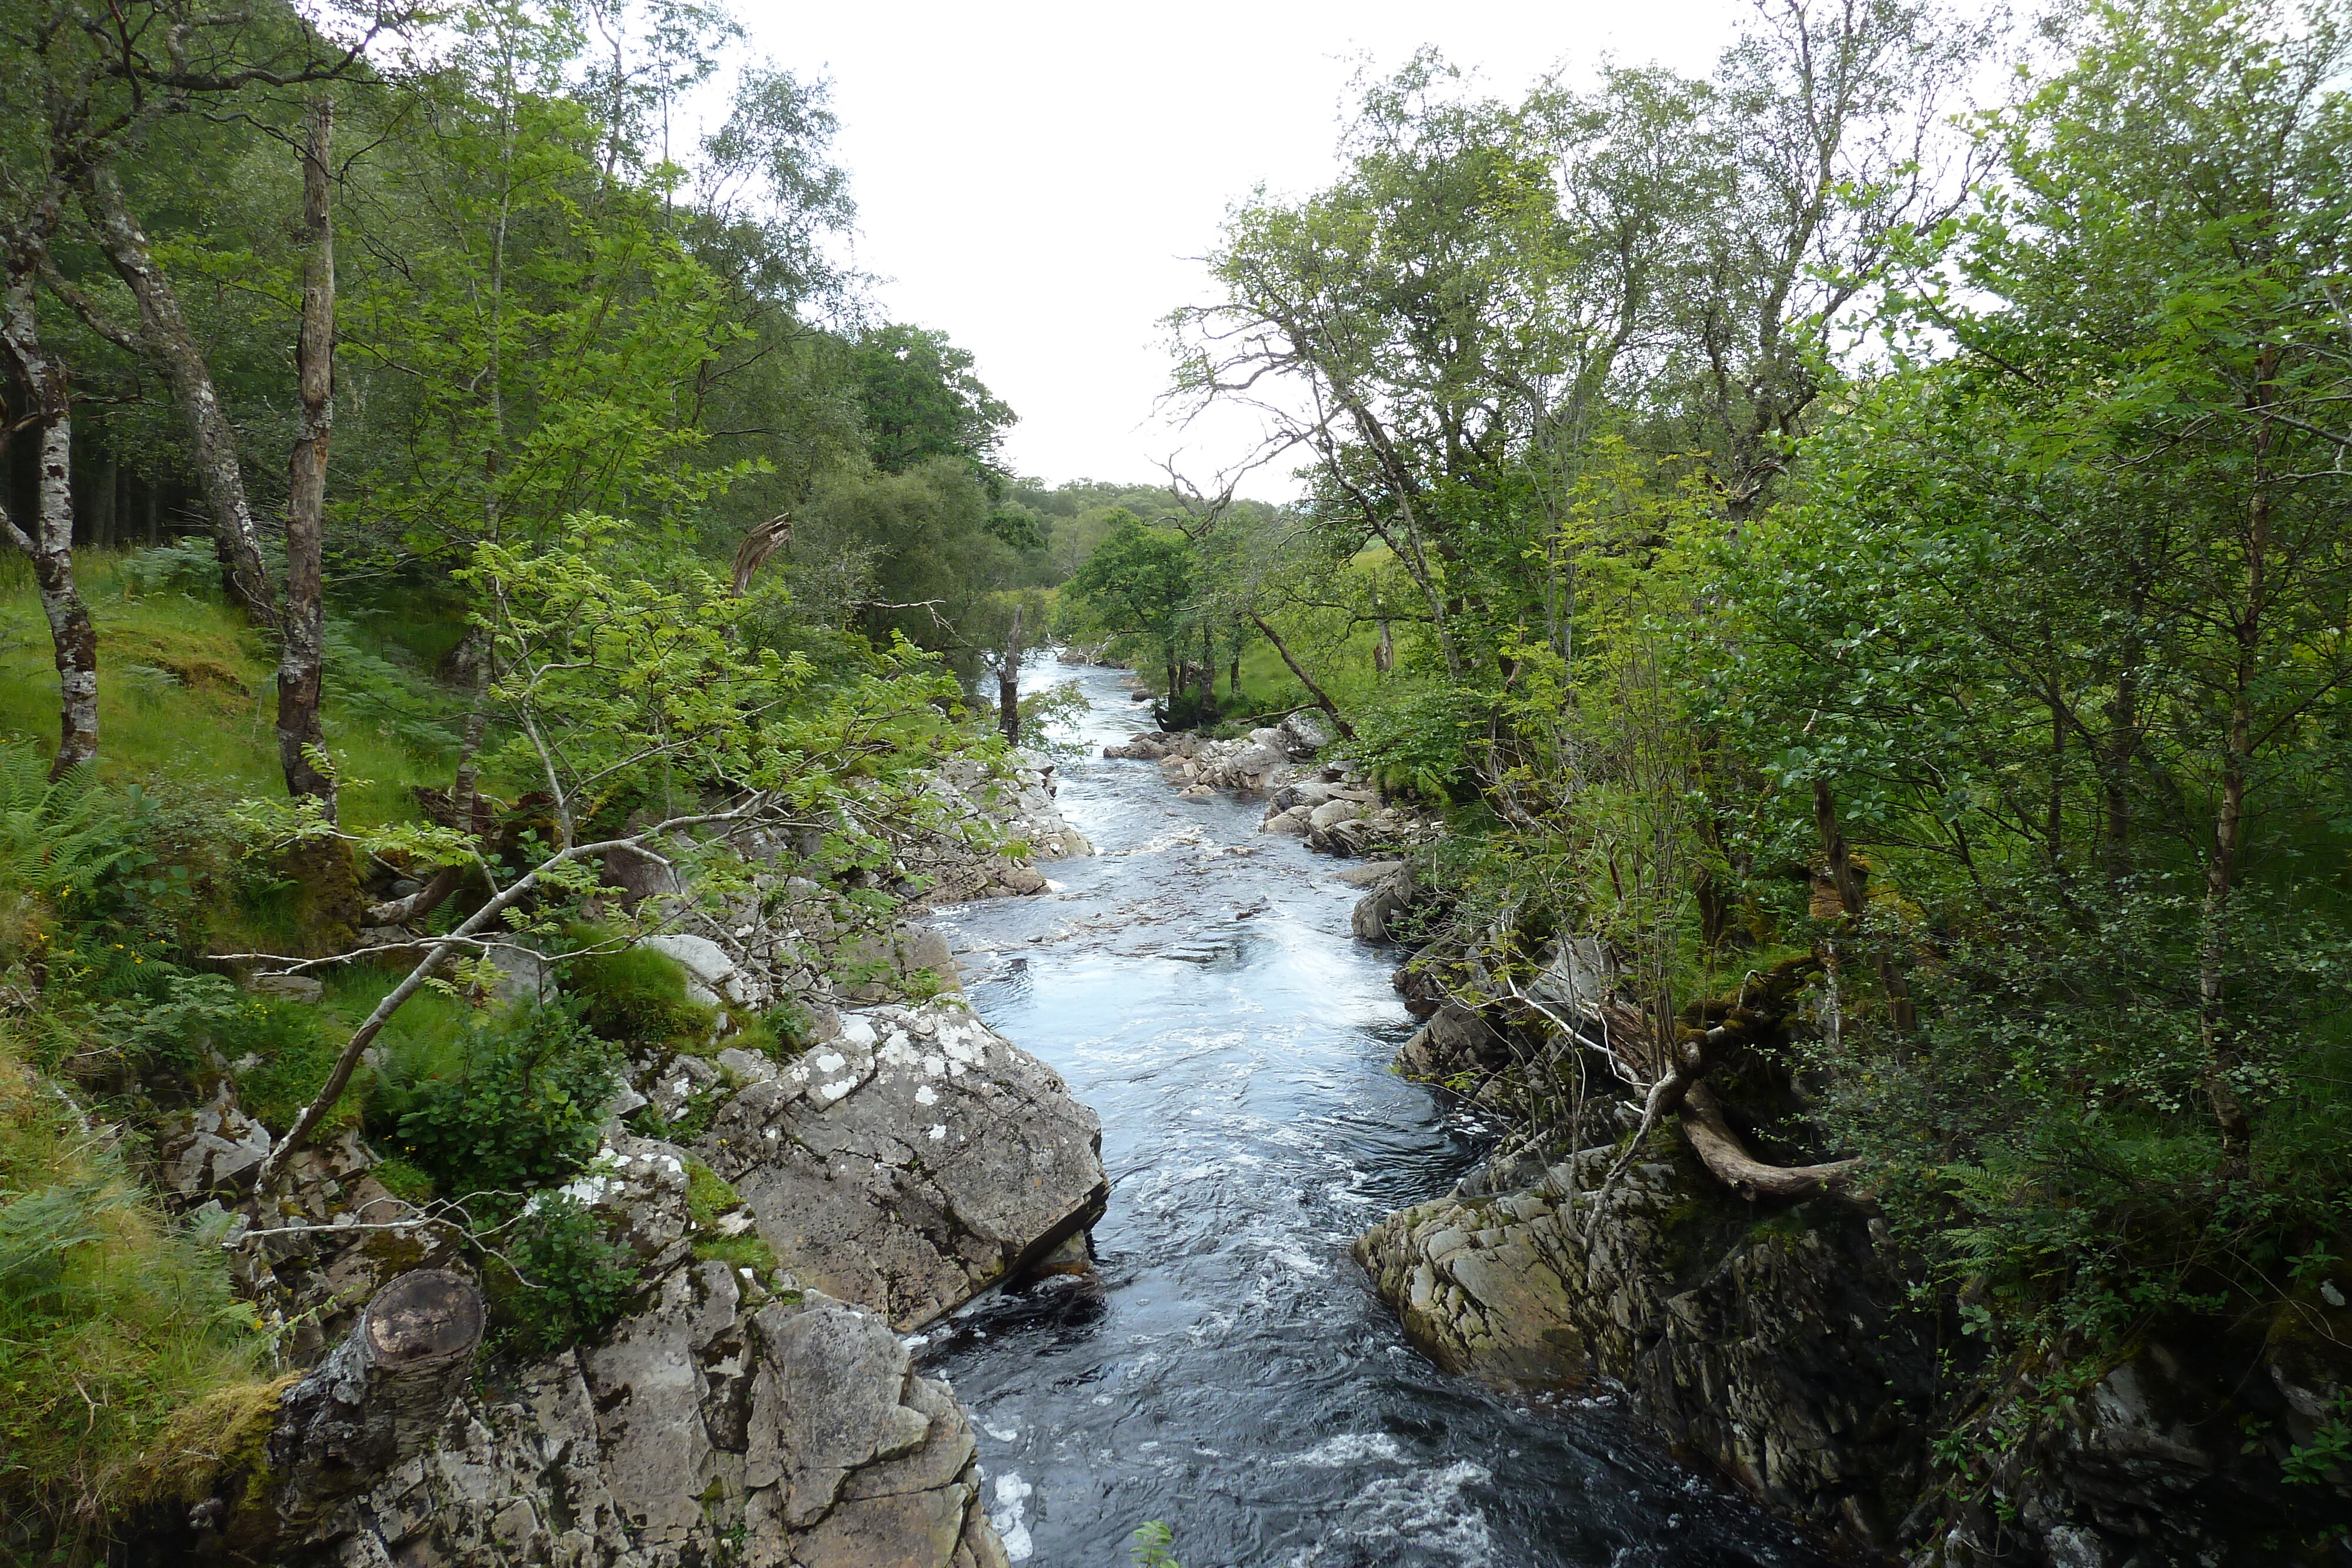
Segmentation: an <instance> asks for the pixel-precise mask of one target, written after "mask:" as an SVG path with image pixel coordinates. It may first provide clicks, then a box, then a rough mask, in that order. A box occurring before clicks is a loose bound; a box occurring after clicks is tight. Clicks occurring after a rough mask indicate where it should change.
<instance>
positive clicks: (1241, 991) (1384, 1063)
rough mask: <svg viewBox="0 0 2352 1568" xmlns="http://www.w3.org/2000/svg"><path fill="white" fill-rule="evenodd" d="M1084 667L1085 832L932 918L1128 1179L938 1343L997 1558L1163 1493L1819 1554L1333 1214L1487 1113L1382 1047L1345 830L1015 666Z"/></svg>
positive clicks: (1512, 1567) (1283, 1512)
mask: <svg viewBox="0 0 2352 1568" xmlns="http://www.w3.org/2000/svg"><path fill="white" fill-rule="evenodd" d="M1072 679H1075V680H1076V681H1078V682H1079V684H1080V685H1081V688H1082V689H1083V690H1084V691H1085V693H1086V694H1087V697H1088V698H1089V700H1090V701H1091V703H1092V705H1093V708H1092V711H1091V712H1089V713H1088V714H1087V715H1086V716H1084V718H1083V720H1082V721H1081V722H1080V723H1079V725H1078V726H1077V727H1076V734H1077V737H1078V738H1080V739H1082V740H1083V741H1084V742H1085V743H1086V745H1087V756H1086V757H1084V758H1072V759H1070V760H1066V761H1064V762H1062V763H1061V764H1060V773H1059V777H1060V779H1061V789H1060V795H1059V803H1060V805H1061V808H1062V811H1063V814H1064V815H1065V816H1066V817H1067V818H1068V819H1069V821H1071V823H1072V824H1073V825H1075V826H1076V828H1077V829H1078V830H1079V831H1082V832H1084V833H1085V834H1086V835H1087V837H1088V838H1090V839H1092V840H1093V841H1094V842H1095V844H1096V846H1097V849H1098V850H1099V853H1098V854H1097V855H1095V856H1093V857H1090V858H1087V859H1083V860H1072V861H1062V862H1050V863H1047V864H1046V866H1045V869H1046V871H1047V873H1048V874H1049V875H1051V876H1052V877H1053V879H1054V887H1053V889H1052V890H1050V891H1049V892H1047V893H1045V894H1042V895H1039V896H1036V897H1032V898H1024V899H1008V900H1003V901H1001V902H997V903H987V904H968V905H964V906H961V907H960V908H957V909H953V910H950V911H948V912H946V913H945V915H943V916H942V918H941V919H940V922H939V924H940V926H941V928H942V929H943V930H945V931H946V932H947V933H948V935H949V936H950V940H951V941H952V942H953V944H954V945H955V946H956V947H957V948H958V949H959V962H960V963H961V966H962V967H963V971H964V974H965V976H966V979H967V987H968V989H969V991H970V994H971V999H972V1001H973V1003H974V1004H975V1005H976V1006H977V1007H978V1009H980V1012H981V1014H982V1016H983V1017H984V1018H985V1019H987V1020H988V1022H989V1023H990V1024H991V1025H992V1026H993V1027H994V1028H995V1029H996V1030H999V1031H1000V1032H1001V1033H1003V1034H1004V1035H1006V1036H1008V1037H1009V1038H1011V1039H1012V1040H1014V1041H1016V1042H1017V1043H1019V1044H1021V1045H1022V1046H1024V1047H1026V1048H1027V1049H1028V1050H1029V1051H1033V1052H1034V1053H1035V1054H1036V1055H1038V1056H1040V1057H1042V1058H1044V1059H1045V1061H1048V1062H1050V1063H1051V1064H1052V1065H1053V1066H1054V1067H1055V1069H1056V1070H1057V1071H1060V1072H1061V1073H1062V1074H1063V1076H1064V1077H1066V1079H1067V1080H1068V1081H1069V1084H1070V1088H1071V1091H1072V1092H1073V1093H1075V1094H1076V1096H1077V1097H1078V1099H1080V1100H1081V1101H1083V1102H1085V1103H1087V1104H1088V1105H1090V1106H1092V1107H1093V1108H1094V1109H1095V1111H1096V1112H1097V1113H1099V1114H1100V1115H1101V1117H1102V1124H1103V1149H1102V1152H1103V1164H1104V1166H1106V1167H1107V1168H1108V1171H1109V1173H1110V1176H1111V1183H1112V1186H1111V1197H1110V1207H1109V1211H1108V1213H1107V1214H1106V1215H1105V1216H1104V1217H1103V1220H1102V1223H1101V1224H1100V1225H1099V1226H1097V1228H1096V1230H1095V1233H1094V1239H1095V1249H1096V1254H1097V1263H1098V1267H1099V1277H1098V1278H1097V1279H1096V1280H1094V1281H1083V1280H1076V1279H1070V1278H1059V1279H1052V1280H1047V1281H1041V1282H1039V1283H1036V1284H1034V1285H1029V1286H1026V1287H1023V1288H1017V1289H1014V1290H1011V1291H1000V1292H996V1293H994V1294H992V1295H989V1296H985V1297H982V1299H981V1300H979V1301H975V1302H973V1303H971V1305H970V1306H968V1307H966V1308H965V1309H964V1310H963V1311H962V1312H960V1313H958V1314H956V1315H955V1316H954V1317H953V1318H952V1319H950V1320H948V1321H947V1322H943V1323H941V1324H938V1325H934V1327H933V1329H932V1331H931V1332H930V1333H929V1336H928V1340H927V1342H926V1343H924V1345H923V1347H922V1349H921V1356H922V1360H923V1364H924V1369H925V1370H926V1371H927V1372H929V1373H930V1374H932V1375H938V1376H943V1377H945V1378H947V1379H948V1380H949V1381H950V1383H951V1384H952V1385H954V1387H955V1390H956V1392H957V1393H958V1394H959V1395H960V1396H961V1397H962V1400H963V1403H964V1406H965V1407H966V1408H967V1409H968V1410H969V1411H971V1416H972V1418H973V1423H974V1425H975V1426H976V1427H978V1429H979V1438H980V1453H981V1462H982V1466H983V1467H984V1469H985V1470H986V1473H987V1477H988V1479H987V1481H986V1483H985V1484H986V1485H987V1487H988V1488H989V1492H990V1503H991V1511H992V1514H993V1515H994V1517H995V1521H996V1524H997V1528H998V1530H999V1531H1000V1532H1001V1533H1002V1534H1003V1537H1004V1540H1005V1543H1006V1546H1007V1548H1008V1549H1009V1551H1010V1552H1011V1553H1012V1555H1013V1558H1014V1559H1015V1560H1016V1561H1025V1562H1027V1563H1031V1564H1032V1565H1033V1568H1124V1564H1126V1563H1128V1561H1129V1553H1128V1551H1127V1548H1126V1542H1127V1540H1128V1538H1129V1535H1130V1534H1131V1532H1132V1531H1134V1530H1135V1528H1136V1526H1137V1525H1139V1524H1140V1523H1141V1522H1143V1521H1146V1520H1160V1521H1165V1522H1167V1523H1168V1524H1169V1525H1171V1527H1172V1528H1174V1530H1175V1531H1176V1532H1177V1540H1176V1553H1177V1555H1178V1556H1179V1557H1181V1559H1182V1560H1183V1562H1184V1563H1186V1564H1187V1568H1287V1565H1297V1568H1310V1565H1311V1568H1376V1565H1377V1568H1553V1565H1577V1568H1582V1565H1586V1564H1591V1565H1593V1568H1649V1565H1652V1564H1656V1565H1660V1568H1664V1565H1670V1564H1671V1565H1678V1568H1679V1565H1691V1568H1696V1565H1700V1564H1706V1565H1717V1564H1721V1565H1725V1568H1731V1565H1735V1564H1758V1565H1775V1568H1779V1565H1790V1568H1796V1565H1806V1568H1810V1565H1811V1564H1812V1563H1815V1562H1817V1559H1816V1558H1815V1556H1814V1555H1813V1554H1812V1553H1811V1552H1809V1551H1808V1550H1807V1549H1806V1548H1805V1547H1804V1546H1803V1545H1801V1543H1799V1542H1797V1541H1795V1540H1794V1539H1793V1538H1792V1537H1790V1534H1789V1533H1788V1532H1787V1531H1784V1530H1782V1529H1781V1528H1780V1527H1779V1526H1778V1525H1776V1524H1775V1523H1773V1522H1772V1521H1769V1520H1768V1519H1766V1518H1765V1517H1764V1516H1763V1515H1761V1514H1760V1513H1759V1512H1758V1511H1756V1510H1755V1509H1754V1508H1753V1507H1751V1506H1750V1505H1748V1503H1747V1502H1746V1501H1745V1500H1742V1499H1740V1498H1739V1497H1738V1496H1737V1495H1736V1494H1733V1493H1730V1492H1728V1491H1727V1490H1724V1489H1723V1488H1722V1487H1721V1486H1720V1485H1718V1484H1717V1483H1715V1482H1713V1481H1711V1480H1707V1479H1702V1478H1700V1477H1698V1476H1696V1475H1693V1474H1690V1473H1689V1472H1687V1471H1685V1470H1682V1469H1678V1468H1677V1467H1676V1466H1675V1464H1674V1463H1673V1462H1672V1461H1671V1460H1670V1459H1668V1458H1666V1457H1665V1456H1664V1453H1663V1452H1661V1451H1660V1448H1659V1447H1658V1445H1657V1443H1656V1442H1655V1440H1654V1438H1651V1437H1648V1436H1646V1435H1645V1434H1644V1433H1643V1431H1642V1430H1641V1428H1640V1427H1638V1425H1637V1424H1635V1423H1634V1422H1633V1421H1632V1420H1630V1419H1628V1418H1627V1417H1626V1416H1624V1415H1623V1414H1622V1413H1621V1412H1620V1410H1619V1409H1618V1408H1617V1407H1616V1406H1615V1404H1614V1403H1613V1402H1612V1401H1611V1400H1610V1399H1609V1398H1608V1397H1607V1396H1606V1395H1597V1396H1595V1395H1590V1394H1588V1395H1584V1396H1578V1395H1562V1396H1556V1397H1550V1398H1531V1397H1521V1396H1503V1395H1497V1394H1496V1393H1494V1392H1492V1391H1490V1390H1487V1389H1486V1388H1484V1387H1482V1386H1481V1385H1477V1384H1476V1383H1474V1382H1472V1381H1470V1380H1468V1379H1465V1378H1458V1377H1453V1376H1449V1375H1446V1374H1444V1373H1442V1372H1439V1371H1438V1370H1437V1369H1436V1368H1435V1367H1433V1366H1432V1365H1431V1364H1429V1363H1427V1362H1426V1361H1424V1360H1423V1359H1422V1358H1421V1357H1420V1356H1419V1355H1418V1354H1415V1353H1414V1352H1413V1350H1412V1348H1411V1347H1410V1346H1409V1345H1408V1344H1407V1343H1405V1339H1404V1336H1403V1333H1402V1331H1401V1330H1400V1329H1399V1328H1398V1326H1397V1322H1396V1319H1395V1316H1394V1315H1393V1314H1392V1313H1391V1312H1389V1310H1388V1309H1387V1308H1385V1307H1384V1306H1382V1305H1381V1302H1380V1301H1378V1300H1377V1299H1376V1298H1375V1297H1374V1296H1373V1295H1372V1293H1371V1291H1370V1289H1369V1287H1368V1285H1367V1282H1366V1281H1365V1279H1364V1276H1363V1273H1362V1270H1360V1269H1359V1268H1358V1267H1357V1266H1356V1264H1355V1262H1354V1260H1352V1259H1350V1258H1349V1254H1348V1248H1349V1242H1350V1241H1351V1240H1352V1239H1354V1238H1355V1236H1356V1235H1357V1234H1358V1233H1359V1232H1360V1231H1361V1230H1363V1229H1365V1228H1368V1227H1369V1226H1370V1225H1371V1224H1373V1223H1374V1222H1376V1221H1378V1220H1379V1219H1380V1218H1381V1217H1383V1216H1384V1215H1386V1214H1387V1213H1388V1212H1389V1211H1390V1210H1391V1209H1393V1208H1398V1207H1403V1206H1405V1205H1407V1204H1412V1203H1416V1202H1420V1201H1423V1200H1424V1199H1426V1198H1429V1197H1434V1196H1436V1195H1438V1194H1440V1193H1442V1192H1444V1190H1445V1189H1446V1188H1447V1187H1448V1186H1451V1185H1452V1183H1453V1182H1454V1180H1455V1179H1456V1178H1457V1177H1459V1176H1461V1175H1463V1174H1464V1173H1465V1171H1467V1170H1468V1169H1469V1168H1470V1167H1471V1166H1473V1165H1474V1164H1475V1163H1476V1161H1477V1158H1478V1156H1479V1155H1480V1153H1481V1152H1482V1150H1483V1149H1484V1148H1485V1146H1486V1144H1487V1143H1488V1142H1489V1141H1490V1139H1491V1137H1492V1136H1493V1134H1494V1133H1495V1131H1496V1129H1494V1128H1492V1127H1490V1126H1487V1125H1486V1124H1482V1123H1481V1122H1480V1120H1478V1119H1477V1118H1476V1117H1475V1114H1473V1113H1468V1112H1467V1111H1465V1108H1464V1107H1463V1106H1461V1105H1460V1104H1458V1103H1454V1102H1453V1101H1451V1100H1450V1098H1449V1097H1447V1096H1445V1095H1444V1094H1442V1093H1441V1092H1436V1091H1433V1090H1431V1089H1428V1088H1425V1087H1423V1086H1421V1085H1417V1084H1412V1083H1408V1082H1404V1081H1402V1079H1399V1078H1397V1077H1395V1076H1394V1075H1393V1074H1391V1072H1389V1071H1388V1070H1387V1069H1388V1063H1389V1060H1390V1058H1391V1055H1392V1054H1393V1053H1394V1051H1395V1050H1396V1047H1397V1045H1398V1044H1399V1043H1400V1042H1401V1041H1402V1040H1403V1039H1404V1037H1405V1036H1406V1035H1407V1034H1408V1033H1410V1032H1411V1030H1412V1020H1411V1019H1410V1018H1409V1017H1408V1016H1407V1014H1406V1013H1405V1010H1404V1008H1403V1006H1402V1003H1401V1002H1400V1001H1399V1000H1398V998H1397V997H1396V995H1395V993H1394V992H1393V991H1392V990H1391V988H1390V985H1389V970H1390V968H1391V966H1392V965H1393V963H1394V962H1395V957H1394V955H1393V954H1383V953H1381V952H1379V951H1376V950H1373V949H1370V948H1368V947H1366V946H1364V945H1362V944H1360V943H1357V942H1354V941H1352V940H1351V939H1350V937H1349V934H1348V915H1349V908H1350V907H1351V905H1352V904H1353V903H1354V900H1355V899H1356V897H1357V896H1358V893H1357V890H1356V889H1354V888H1352V887H1349V886H1348V885H1347V884H1345V883H1341V882H1340V881H1339V880H1338V878H1337V877H1336V875H1335V874H1334V873H1335V872H1336V871H1337V870H1338V869H1339V864H1340V863H1341V862H1333V861H1330V860H1328V859H1326V858H1324V857H1320V856H1317V855H1313V854H1310V853H1309V852H1307V850H1306V848H1305V847H1304V846H1303V845H1301V844H1300V843H1299V842H1298V841H1297V840H1294V839H1284V838H1277V837H1275V836H1273V835H1265V834H1260V833H1259V832H1258V831H1257V824H1258V821H1259V819H1260V817H1261V815H1262V813H1263V810H1264V807H1263V804H1262V803H1261V804H1252V803H1249V802H1242V801H1235V800H1228V799H1224V798H1222V797H1221V798H1219V799H1217V800H1211V801H1202V802H1197V803H1196V802H1192V801H1186V800H1180V799H1178V798H1177V796H1176V793H1175V791H1174V790H1172V789H1170V788H1169V787H1168V786H1167V785H1166V784H1165V783H1164V782H1162V780H1161V779H1160V770H1159V768H1158V767H1157V766H1155V765H1153V764H1150V763H1144V762H1118V761H1105V760H1102V758H1101V755H1100V753H1101V748H1102V747H1103V745H1104V744H1105V743H1106V742H1110V741H1116V740H1118V739H1122V738H1124V737H1126V735H1127V734H1128V733H1129V731H1130V730H1131V729H1133V728H1136V727H1149V726H1148V720H1145V719H1144V718H1143V709H1142V707H1141V705H1134V706H1130V705H1129V693H1128V689H1127V687H1126V686H1125V685H1124V684H1123V682H1122V680H1121V678H1120V676H1119V675H1118V673H1117V672H1114V671H1108V670H1100V669H1089V668H1072V667H1064V666H1061V665H1057V664H1052V663H1050V662H1049V663H1046V664H1043V665H1041V666H1038V667H1034V668H1033V669H1031V670H1029V671H1027V672H1025V673H1024V686H1027V687H1029V688H1030V689H1035V688H1036V687H1038V686H1041V685H1049V684H1056V683H1059V682H1062V681H1066V680H1072Z"/></svg>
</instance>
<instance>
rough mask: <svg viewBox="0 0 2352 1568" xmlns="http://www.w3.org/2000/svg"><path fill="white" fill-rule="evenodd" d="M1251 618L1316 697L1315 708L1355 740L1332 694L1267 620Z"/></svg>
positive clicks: (1350, 726)
mask: <svg viewBox="0 0 2352 1568" xmlns="http://www.w3.org/2000/svg"><path fill="white" fill-rule="evenodd" d="M1249 618H1250V624H1252V625H1253V626H1255V627H1256V628H1257V629H1258V630H1259V631H1261V632H1265V640H1266V641H1267V642H1269V643H1273V644H1274V651H1275V652H1276V653H1279V654H1281V655H1282V662H1283V663H1284V664H1287V665H1289V666H1290V673H1291V674H1294V675H1297V677H1298V679H1299V681H1300V683H1301V684H1302V685H1305V686H1306V687H1307V691H1308V692H1310V693H1312V694H1313V695H1314V697H1315V706H1317V707H1319V708H1321V709H1322V710H1323V711H1324V712H1325V713H1328V714H1329V715H1330V716H1331V723H1332V725H1333V726H1334V727H1337V728H1338V730H1339V734H1340V736H1341V737H1343V738H1345V739H1348V740H1353V739H1355V738H1356V731H1355V727H1354V726H1352V725H1350V724H1349V722H1348V720H1347V718H1346V716H1344V715H1342V714H1341V713H1340V712H1339V704H1338V703H1335V702H1333V701H1332V700H1331V694H1330V693H1328V692H1327V691H1325V690H1324V689H1323V688H1322V687H1321V686H1318V685H1316V684H1315V677H1314V676H1312V675H1310V674H1307V671H1306V669H1305V667H1304V666H1302V665H1301V664H1299V662H1298V661H1297V660H1296V659H1294V658H1292V657H1291V656H1290V649H1289V648H1288V647H1287V646H1286V645H1285V644H1284V643H1283V641H1282V638H1281V637H1280V636H1279V635H1277V634H1276V632H1275V630H1274V628H1273V627H1271V626H1269V625H1267V624H1266V623H1265V617H1264V616H1262V615H1260V614H1259V613H1258V612H1256V611H1255V610H1253V611H1251V612H1249Z"/></svg>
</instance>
